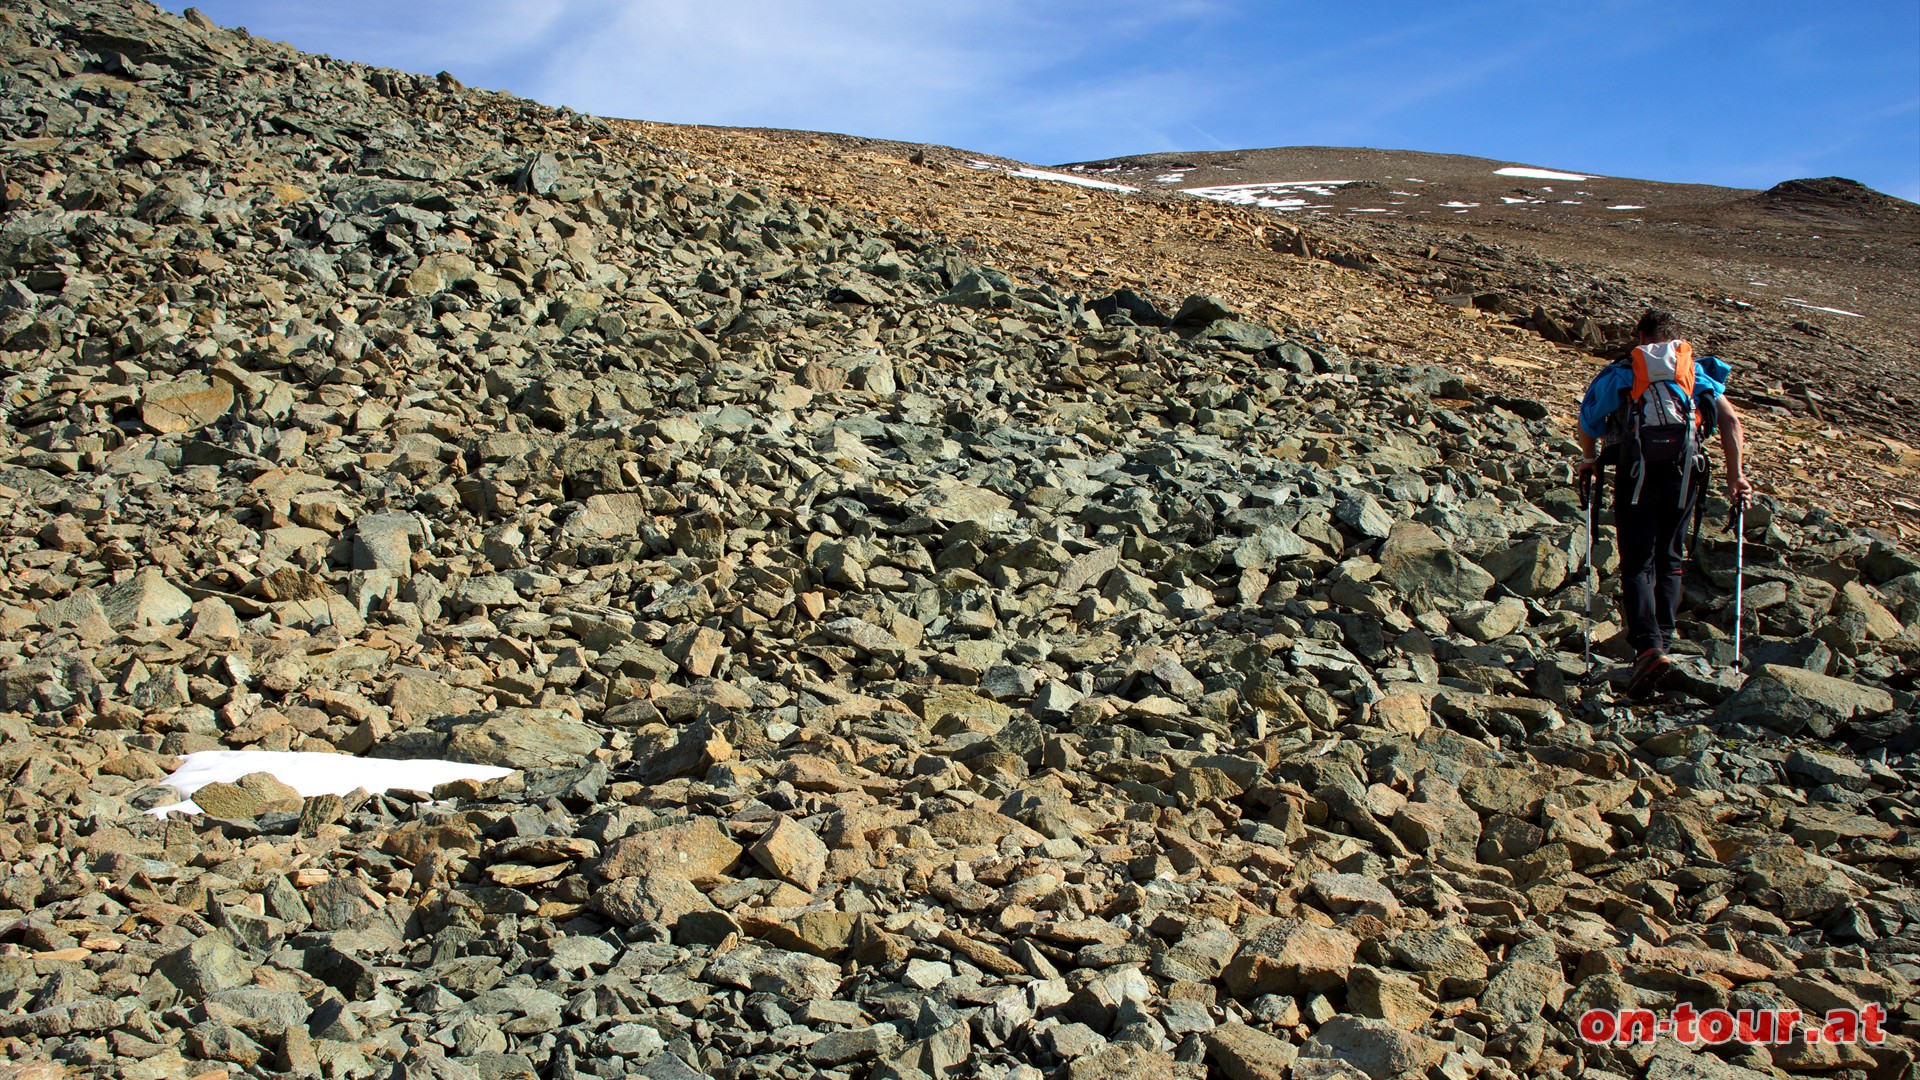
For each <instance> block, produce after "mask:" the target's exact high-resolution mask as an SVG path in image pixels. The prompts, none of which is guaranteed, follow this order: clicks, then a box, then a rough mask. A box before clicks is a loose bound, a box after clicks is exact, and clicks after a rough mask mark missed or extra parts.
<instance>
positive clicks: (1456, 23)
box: [163, 0, 1920, 201]
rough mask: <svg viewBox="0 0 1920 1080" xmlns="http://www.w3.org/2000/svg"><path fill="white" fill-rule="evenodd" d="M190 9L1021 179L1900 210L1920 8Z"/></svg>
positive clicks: (483, 0)
mask: <svg viewBox="0 0 1920 1080" xmlns="http://www.w3.org/2000/svg"><path fill="white" fill-rule="evenodd" d="M163 6H166V7H168V8H169V9H170V10H174V11H178V10H180V9H181V8H182V7H184V6H185V5H184V4H182V3H179V2H178V0H169V2H168V3H166V4H165V5H163ZM197 6H198V7H199V8H200V9H201V10H202V11H204V12H206V13H207V15H209V16H210V17H212V18H213V19H214V20H215V21H217V22H219V23H221V24H222V25H226V26H245V27H247V28H248V29H249V30H251V31H252V32H253V33H255V34H259V35H262V36H265V37H270V38H276V39H279V40H283V41H287V42H291V43H292V44H294V45H295V46H298V47H300V48H302V49H306V50H309V51H313V52H324V53H328V54H331V55H333V56H336V57H340V58H343V59H351V60H362V61H366V62H368V63H374V64H380V65H384V66H389V67H397V68H402V69H405V70H409V71H417V72H424V73H433V72H437V71H441V70H446V71H450V72H452V73H453V74H454V75H456V76H457V77H459V78H460V79H461V80H462V81H464V82H466V83H467V84H468V85H470V86H479V87H487V88H491V89H499V90H510V91H512V92H514V93H516V94H520V95H522V96H525V97H529V98H533V99H536V100H538V101H542V102H546V103H548V104H553V105H568V106H571V107H573V108H575V109H579V110H581V111H583V112H590V113H596V114H599V115H603V116H620V117H627V118H632V119H641V120H664V121H673V122H682V123H706V124H731V125H743V126H755V127H786V128H804V129H810V130H819V131H837V132H845V133H849V134H854V135H865V136H870V137H875V138H890V139H901V140H907V141H915V142H927V143H937V144H943V145H949V146H957V147H961V148H964V149H968V150H976V151H983V152H987V153H993V154H1000V155H1004V156H1006V157H1011V158H1016V159H1019V160H1023V161H1029V162H1033V163H1037V164H1054V163H1060V162H1067V161H1081V160H1090V159H1095V158H1101V157H1113V156H1121V155H1126V154H1143V153H1152V152H1158V151H1176V150H1229V149H1246V148H1252V147H1267V146H1300V145H1319V146H1370V147H1378V148H1385V149H1410V150H1429V151H1435V152H1440V153H1456V154H1473V155H1478V156H1481V157H1491V158H1500V159H1504V160H1508V161H1513V162H1519V163H1524V164H1531V165H1540V166H1545V167H1548V168H1560V169H1568V170H1573V171H1578V172H1592V173H1601V174H1609V175H1615V176H1634V177H1640V178H1644V179H1652V180H1667V181H1679V182H1690V183H1708V184H1722V185H1727V186H1732V187H1754V188H1764V187H1769V186H1771V185H1773V184H1775V183H1778V182H1779V181H1782V180H1789V179H1795V178H1799V177H1810V176H1845V177H1850V178H1852V179H1855V180H1859V181H1861V182H1863V183H1866V184H1868V185H1871V186H1873V187H1876V188H1879V189H1880V190H1882V191H1885V192H1889V193H1891V194H1895V195H1899V196H1901V197H1902V198H1906V199H1911V200H1915V201H1920V0H1840V2H1825V3H1807V2H1805V0H1794V2H1780V0H1757V2H1741V0H1698V2H1688V0H1582V2H1578V3H1565V2H1558V3H1556V2H1546V0H1539V2H1518V0H1486V2H1465V3H1453V4H1444V5H1441V4H1434V3H1432V2H1431V0H1427V2H1407V0H1376V2H1374V3H1370V4H1333V3H1327V2H1326V0H1319V2H1315V3H1307V2H1296V0H1269V2H1264V3H1261V2H1252V0H958V2H955V0H941V2H937V3H936V2H927V0H835V2H825V0H457V2H455V0H410V2H409V0H198V4H197Z"/></svg>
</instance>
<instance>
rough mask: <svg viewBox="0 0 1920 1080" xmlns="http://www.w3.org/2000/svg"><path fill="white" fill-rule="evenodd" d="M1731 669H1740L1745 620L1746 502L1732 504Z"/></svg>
mask: <svg viewBox="0 0 1920 1080" xmlns="http://www.w3.org/2000/svg"><path fill="white" fill-rule="evenodd" d="M1733 520H1734V526H1733V670H1734V671H1736V672H1737V671H1739V670H1740V630H1741V627H1742V625H1743V624H1744V623H1745V622H1746V619H1745V618H1744V617H1743V612H1742V611H1741V608H1742V606H1743V601H1744V600H1745V596H1744V593H1745V586H1746V576H1747V574H1746V571H1747V504H1746V502H1745V501H1741V502H1736V503H1735V504H1734V506H1733Z"/></svg>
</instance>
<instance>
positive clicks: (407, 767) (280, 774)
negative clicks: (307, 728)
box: [147, 750, 513, 818]
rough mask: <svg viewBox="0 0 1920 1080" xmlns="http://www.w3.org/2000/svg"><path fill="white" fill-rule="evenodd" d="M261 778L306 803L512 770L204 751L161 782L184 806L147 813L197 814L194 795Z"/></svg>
mask: <svg viewBox="0 0 1920 1080" xmlns="http://www.w3.org/2000/svg"><path fill="white" fill-rule="evenodd" d="M257 772H263V773H272V774H273V776H274V778H275V779H277V780H279V781H280V782H281V783H283V784H286V785H287V786H288V787H291V788H293V789H294V790H295V791H298V792H299V793H300V794H301V796H302V797H304V798H312V797H313V796H315V795H345V794H346V793H348V792H350V791H352V790H354V789H355V788H365V789H366V790H368V791H370V792H372V793H374V794H376V795H378V794H382V793H384V792H388V791H395V790H399V791H432V790H433V789H434V788H435V787H438V786H439V785H441V784H449V783H452V782H453V781H455V780H498V779H499V778H501V777H503V776H508V775H510V774H512V772H513V770H512V769H504V768H501V767H499V766H497V765H472V764H469V763H467V762H464V761H441V760H438V759H435V758H422V759H418V760H413V761H401V760H392V759H388V758H360V757H353V756H351V755H349V754H316V753H306V752H300V751H286V750H202V751H199V752H198V753H193V754H188V755H187V756H186V757H184V758H182V759H181V760H180V767H179V768H177V769H175V770H173V772H172V773H171V774H169V775H168V776H167V778H166V779H165V780H162V781H160V782H161V783H162V784H164V785H166V786H167V787H170V788H172V789H174V790H175V791H178V792H179V793H180V797H181V799H182V800H183V801H181V802H177V803H170V804H168V805H166V806H156V807H154V808H153V809H151V810H148V811H147V813H149V814H151V815H153V816H154V817H158V818H164V817H166V816H168V815H170V814H198V813H200V806H199V804H198V803H195V802H194V801H193V793H194V792H196V791H199V790H200V789H201V788H203V787H205V786H207V785H208V784H211V783H214V782H215V781H219V782H221V783H228V784H231V783H233V782H234V781H236V780H238V779H240V778H241V777H243V776H246V775H248V774H249V773H257Z"/></svg>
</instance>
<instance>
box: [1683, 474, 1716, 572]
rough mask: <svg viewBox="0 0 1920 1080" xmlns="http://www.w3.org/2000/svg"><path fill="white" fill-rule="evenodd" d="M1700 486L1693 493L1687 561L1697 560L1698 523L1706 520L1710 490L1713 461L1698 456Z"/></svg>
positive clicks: (1698, 545)
mask: <svg viewBox="0 0 1920 1080" xmlns="http://www.w3.org/2000/svg"><path fill="white" fill-rule="evenodd" d="M1699 469H1700V486H1699V487H1698V488H1697V489H1696V490H1695V491H1694V493H1693V536H1692V538H1690V539H1689V540H1688V541H1687V561H1688V562H1693V561H1695V560H1697V559H1698V558H1699V551H1700V523H1701V522H1703V521H1705V520H1706V519H1707V492H1708V491H1711V490H1712V480H1713V459H1712V458H1710V457H1708V456H1707V455H1706V454H1704V453H1703V454H1701V455H1700V463H1699Z"/></svg>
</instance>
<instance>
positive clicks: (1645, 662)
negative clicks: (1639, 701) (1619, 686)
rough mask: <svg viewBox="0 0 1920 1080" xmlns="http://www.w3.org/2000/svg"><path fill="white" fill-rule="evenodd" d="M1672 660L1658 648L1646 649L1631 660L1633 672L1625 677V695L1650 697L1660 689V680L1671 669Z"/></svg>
mask: <svg viewBox="0 0 1920 1080" xmlns="http://www.w3.org/2000/svg"><path fill="white" fill-rule="evenodd" d="M1672 668H1673V661H1672V660H1670V659H1668V658H1667V654H1666V653H1664V652H1661V651H1660V650H1659V649H1648V650H1647V651H1646V652H1643V653H1641V654H1640V658H1639V659H1638V660H1635V661H1634V662H1633V674H1632V675H1629V676H1628V677H1627V696H1628V697H1630V698H1645V697H1652V696H1653V694H1654V691H1656V690H1658V689H1660V680H1661V679H1662V678H1664V677H1665V676H1666V674H1667V672H1668V671H1670V670H1672Z"/></svg>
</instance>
